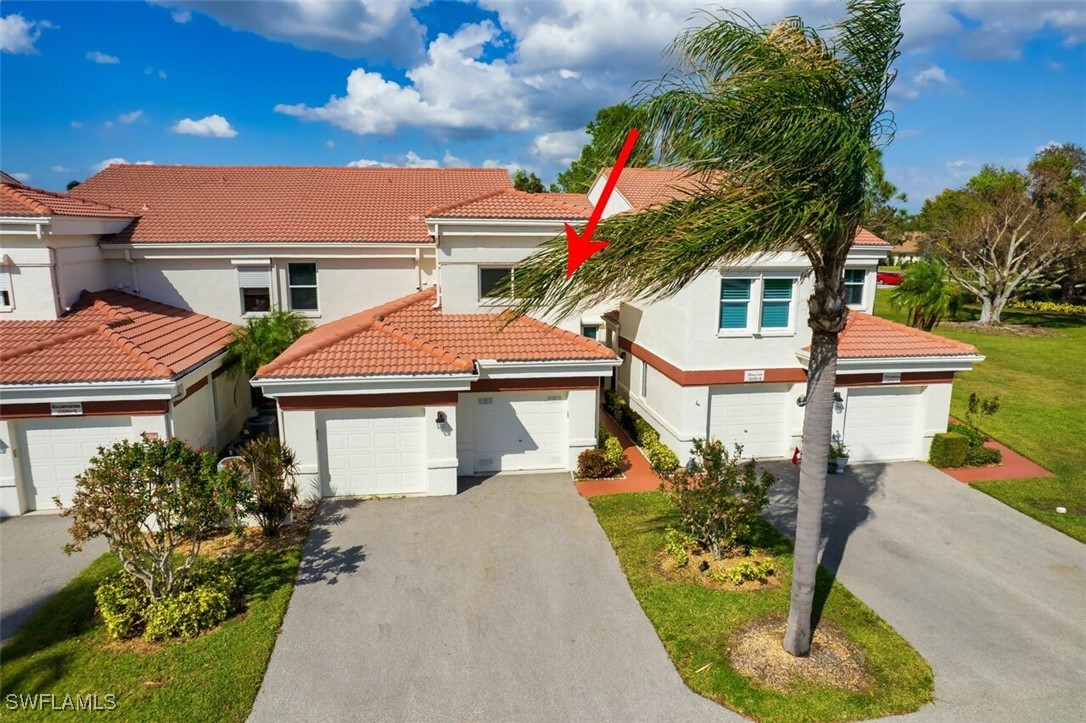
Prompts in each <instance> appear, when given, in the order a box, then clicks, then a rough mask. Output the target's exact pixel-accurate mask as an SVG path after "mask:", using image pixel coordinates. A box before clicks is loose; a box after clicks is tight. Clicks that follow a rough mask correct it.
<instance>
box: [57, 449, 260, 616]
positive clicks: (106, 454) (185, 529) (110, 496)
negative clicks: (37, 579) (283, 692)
mask: <svg viewBox="0 0 1086 723" xmlns="http://www.w3.org/2000/svg"><path fill="white" fill-rule="evenodd" d="M249 494H250V491H249V490H248V487H247V485H246V484H245V483H244V482H243V480H242V475H241V473H240V472H238V471H237V470H234V469H222V470H219V469H217V465H216V460H215V456H214V455H213V454H209V453H203V452H197V451H196V450H194V449H192V448H191V447H189V446H188V445H187V444H185V443H184V442H183V441H181V440H180V439H177V438H176V437H175V438H173V439H170V440H169V441H164V440H160V439H147V438H143V439H141V440H139V441H137V442H132V441H129V440H122V441H120V442H117V443H116V444H114V445H113V446H112V447H110V448H108V449H106V448H102V447H100V448H99V449H98V454H97V455H95V456H94V457H93V458H91V460H90V466H89V467H88V468H87V470H86V471H85V472H83V473H82V474H80V475H78V476H76V490H75V495H74V496H73V498H72V506H71V507H69V508H67V509H64V510H63V511H62V513H61V514H62V515H63V516H66V517H71V518H72V526H71V527H70V528H69V533H70V534H71V536H72V542H71V543H70V544H68V545H65V546H64V551H65V552H67V553H68V554H71V553H72V552H75V551H78V550H81V549H82V545H83V544H84V543H85V542H87V541H89V540H91V539H93V538H95V537H104V538H105V539H106V542H107V543H108V544H109V549H110V551H111V552H113V553H114V554H115V555H117V556H118V557H119V558H120V560H121V563H122V565H123V566H124V569H125V571H126V572H127V573H128V574H129V575H131V576H132V577H134V578H135V579H137V580H138V581H139V582H140V583H141V584H142V585H143V587H144V588H145V589H146V591H147V595H148V597H149V598H150V599H151V600H157V599H160V598H163V597H167V596H169V595H170V594H171V593H172V592H173V591H174V590H175V589H177V588H178V586H180V585H182V584H183V583H184V582H185V578H186V576H187V575H188V574H189V572H190V570H191V568H192V566H193V565H194V564H195V562H196V559H197V556H198V555H199V552H200V541H201V540H203V539H205V538H207V537H208V536H209V535H210V534H211V533H212V532H213V531H214V530H216V529H219V528H222V527H232V528H233V529H234V530H235V531H237V532H240V527H239V526H238V524H237V521H236V520H237V516H238V514H239V512H240V511H241V510H243V509H244V508H245V507H246V505H247V504H248V500H249ZM54 501H55V502H56V503H57V506H60V500H59V499H55V498H54Z"/></svg>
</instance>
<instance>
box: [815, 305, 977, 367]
mask: <svg viewBox="0 0 1086 723" xmlns="http://www.w3.org/2000/svg"><path fill="white" fill-rule="evenodd" d="M807 349H808V350H809V349H810V347H807ZM837 353H838V355H839V356H840V357H841V358H842V359H863V358H873V357H920V356H965V355H971V354H976V353H977V349H976V347H974V346H972V345H970V344H964V343H962V342H960V341H954V340H953V339H947V338H946V337H944V336H938V335H936V334H930V333H928V332H926V331H920V330H919V329H914V328H912V327H911V326H905V325H904V324H897V323H895V322H892V321H888V320H886V319H880V318H879V317H877V316H872V315H870V314H865V313H863V312H859V311H850V312H849V314H848V321H847V322H845V330H844V331H843V332H841V335H840V337H839V338H838V346H837Z"/></svg>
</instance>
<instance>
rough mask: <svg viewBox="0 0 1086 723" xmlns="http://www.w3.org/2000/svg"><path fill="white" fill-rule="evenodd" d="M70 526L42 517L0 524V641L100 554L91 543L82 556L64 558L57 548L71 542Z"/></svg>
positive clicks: (99, 546) (98, 544) (98, 543)
mask: <svg viewBox="0 0 1086 723" xmlns="http://www.w3.org/2000/svg"><path fill="white" fill-rule="evenodd" d="M70 525H71V520H69V519H67V518H65V517H61V516H60V515H56V514H48V513H45V514H35V515H23V516H22V517H8V518H6V519H4V520H2V521H0V641H2V640H7V639H8V638H10V637H11V636H12V635H14V634H15V632H16V631H17V630H18V629H19V626H20V625H22V624H23V623H24V622H25V621H26V619H27V617H29V616H30V613H32V612H34V610H36V609H37V608H38V606H39V605H41V604H42V603H44V602H45V601H46V600H48V599H49V598H51V597H52V596H53V595H55V594H56V593H57V591H59V590H60V589H61V588H62V587H64V586H65V585H67V584H68V582H69V581H70V580H71V579H72V578H73V577H75V576H76V575H77V574H78V573H79V571H80V570H82V569H83V568H84V567H86V566H87V565H89V564H91V563H92V562H94V559H95V558H96V557H98V556H99V555H101V554H102V553H103V552H105V551H106V544H105V542H104V541H103V540H93V541H92V542H91V543H89V544H88V545H87V546H86V549H85V550H84V551H83V552H82V553H75V554H74V555H72V556H71V557H69V556H67V555H65V554H64V553H63V552H62V551H61V549H60V548H62V547H63V546H64V544H65V543H67V542H70V541H71V538H70V537H68V527H69V526H70Z"/></svg>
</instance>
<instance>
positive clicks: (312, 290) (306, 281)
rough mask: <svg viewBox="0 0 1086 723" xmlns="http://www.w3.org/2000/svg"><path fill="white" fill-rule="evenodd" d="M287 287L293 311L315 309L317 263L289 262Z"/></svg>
mask: <svg viewBox="0 0 1086 723" xmlns="http://www.w3.org/2000/svg"><path fill="white" fill-rule="evenodd" d="M287 289H288V290H289V294H290V308H291V309H293V310H294V311H317V265H316V264H289V265H288V266H287Z"/></svg>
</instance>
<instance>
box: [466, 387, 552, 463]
mask: <svg viewBox="0 0 1086 723" xmlns="http://www.w3.org/2000/svg"><path fill="white" fill-rule="evenodd" d="M469 404H470V407H471V409H472V412H473V415H474V418H473V420H472V429H473V457H474V469H475V471H476V472H499V471H512V470H536V469H565V468H566V467H567V466H568V462H567V460H566V456H567V454H568V453H567V446H568V442H567V440H568V438H569V429H568V428H569V419H568V415H567V402H566V396H565V394H556V393H553V392H550V393H542V392H498V393H494V394H487V395H480V396H477V397H475V398H474V402H473V403H471V402H469Z"/></svg>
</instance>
